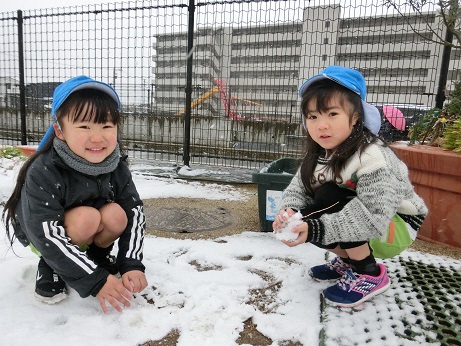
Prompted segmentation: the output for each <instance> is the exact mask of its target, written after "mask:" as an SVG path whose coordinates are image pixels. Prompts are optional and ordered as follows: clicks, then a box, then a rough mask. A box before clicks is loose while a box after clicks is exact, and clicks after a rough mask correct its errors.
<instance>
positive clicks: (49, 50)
mask: <svg viewBox="0 0 461 346" xmlns="http://www.w3.org/2000/svg"><path fill="white" fill-rule="evenodd" d="M437 3H438V2H435V4H431V2H427V5H426V7H424V8H423V11H422V13H418V11H414V9H411V8H407V7H405V6H403V7H401V8H399V10H400V11H401V13H399V12H398V11H396V10H395V8H393V7H390V6H387V5H386V4H384V3H381V2H379V1H378V2H373V3H370V2H367V1H359V0H357V1H353V0H343V1H341V2H340V3H334V2H331V3H328V1H316V0H315V1H314V0H312V1H309V0H284V1H283V0H278V1H277V0H272V1H270V0H259V1H258V0H254V1H248V0H241V1H208V2H197V3H196V2H195V1H194V0H189V1H188V0H182V1H181V0H174V1H130V2H123V3H113V4H104V5H91V6H78V7H64V8H52V9H41V10H32V11H17V12H9V13H0V144H10V145H11V144H13V145H14V144H18V143H22V144H37V143H38V142H39V141H40V139H41V136H42V135H43V133H44V131H45V130H46V128H47V127H48V126H49V123H50V116H49V114H50V106H51V100H52V93H53V90H54V88H55V87H56V86H57V85H58V84H59V83H60V82H62V81H64V80H66V79H68V78H70V77H73V76H75V75H80V74H85V75H88V76H91V77H93V78H95V79H98V80H101V81H105V82H107V83H110V84H111V85H112V86H114V88H115V89H116V90H117V91H118V92H119V94H120V96H121V100H122V103H123V108H122V112H123V116H124V125H123V129H122V131H123V138H124V145H125V148H128V149H130V153H131V155H132V156H135V157H137V158H140V159H146V160H166V161H176V162H182V163H185V164H189V163H200V164H212V165H224V166H238V167H247V168H257V167H260V166H261V165H262V164H264V163H266V162H269V161H272V160H275V159H277V158H280V157H285V156H299V155H300V153H301V150H302V148H301V146H302V142H303V137H304V135H303V129H302V126H300V115H299V114H300V112H299V109H298V108H299V103H298V99H297V93H296V91H297V88H298V86H299V85H300V84H301V83H302V81H303V80H304V79H306V78H308V77H309V76H311V75H312V74H316V73H318V72H319V71H320V70H321V69H322V68H324V67H326V66H328V65H331V64H338V65H344V66H349V67H353V68H357V69H359V70H360V71H361V72H362V73H363V74H364V75H365V77H366V79H367V81H368V91H369V95H368V98H367V99H368V101H369V102H371V103H374V104H376V105H377V106H378V107H379V108H380V109H381V108H382V106H384V105H393V106H395V107H398V108H399V109H400V110H402V111H403V113H404V115H405V117H406V118H407V122H408V123H407V124H411V121H412V120H413V119H414V117H415V116H417V114H418V113H421V112H423V111H424V110H426V109H428V108H431V107H434V106H435V105H436V104H437V103H438V104H439V105H440V102H442V103H443V100H444V97H445V93H446V91H449V90H450V89H452V87H453V83H454V82H455V81H457V80H458V79H459V72H458V69H459V63H460V54H459V52H458V51H456V50H453V51H450V50H451V48H450V47H446V46H443V45H441V44H439V43H437V42H434V41H438V40H439V38H442V39H446V38H447V33H446V30H445V28H444V26H443V24H441V23H440V16H439V13H438V12H437ZM455 43H456V42H455ZM450 53H451V54H450ZM383 119H385V117H383ZM381 134H382V135H383V136H384V137H387V139H390V140H392V139H400V138H404V137H405V134H406V132H405V131H403V132H396V131H395V130H393V129H392V127H391V126H390V125H389V123H388V122H387V121H385V120H383V130H382V133H381Z"/></svg>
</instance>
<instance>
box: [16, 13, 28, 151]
mask: <svg viewBox="0 0 461 346" xmlns="http://www.w3.org/2000/svg"><path fill="white" fill-rule="evenodd" d="M18 57H19V112H20V115H21V144H22V145H27V126H26V85H25V82H24V35H23V19H22V11H21V10H18Z"/></svg>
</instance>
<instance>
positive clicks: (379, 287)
mask: <svg viewBox="0 0 461 346" xmlns="http://www.w3.org/2000/svg"><path fill="white" fill-rule="evenodd" d="M378 266H379V269H380V274H379V276H370V275H365V274H362V275H360V274H357V273H354V272H353V271H352V270H351V269H348V270H346V272H345V273H344V276H343V277H342V278H341V279H340V280H339V282H338V283H337V284H336V285H334V286H331V287H328V288H326V289H324V290H323V296H324V297H325V300H326V301H327V302H328V303H330V304H331V305H335V306H339V307H342V308H351V307H354V306H357V305H359V304H361V303H363V302H364V301H367V300H369V299H371V298H373V297H374V296H376V295H378V294H381V293H383V292H384V291H386V290H387V289H388V288H389V286H390V285H391V281H390V280H389V276H388V275H387V269H386V267H385V266H384V265H382V264H378Z"/></svg>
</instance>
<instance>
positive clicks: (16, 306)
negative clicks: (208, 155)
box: [0, 158, 461, 346]
mask: <svg viewBox="0 0 461 346" xmlns="http://www.w3.org/2000/svg"><path fill="white" fill-rule="evenodd" d="M19 165H20V162H17V161H14V160H9V159H2V158H0V173H1V178H0V202H5V200H6V199H7V198H8V196H9V195H10V193H11V191H12V188H13V185H14V182H15V177H16V175H17V171H18V167H19ZM132 171H133V175H134V180H135V183H136V185H137V187H138V190H139V192H140V194H141V197H142V198H143V199H149V198H176V197H194V198H206V199H214V200H220V199H229V200H235V199H241V200H242V202H243V203H244V201H245V198H246V196H243V195H241V194H240V192H239V191H238V190H236V189H235V188H234V187H233V186H231V185H222V184H219V185H218V184H212V183H210V184H206V183H202V182H192V181H185V180H179V179H169V178H156V177H153V176H149V175H146V174H138V173H137V172H138V171H142V167H139V166H133V167H132ZM191 174H193V172H191ZM0 232H1V233H3V234H4V227H3V225H2V226H0ZM144 257H145V260H144V264H145V265H146V268H147V269H146V274H147V278H148V281H149V286H148V288H147V289H146V290H145V291H144V292H142V294H138V295H136V297H135V299H134V304H133V305H132V306H131V307H129V308H126V309H125V310H124V311H123V313H118V312H117V311H115V310H114V309H111V310H110V311H109V314H107V315H104V314H103V313H102V311H101V309H100V307H99V303H98V301H97V300H96V298H92V297H90V298H87V299H81V298H80V297H79V296H78V294H77V293H76V292H75V291H71V292H70V296H69V298H68V299H67V300H65V301H63V302H61V303H59V304H56V305H52V306H50V305H46V304H43V303H40V302H38V301H37V300H36V299H35V298H34V296H33V292H34V284H35V273H36V265H37V262H38V259H37V257H36V256H35V255H34V254H33V253H31V252H30V251H29V250H28V249H27V248H23V247H22V246H21V245H20V244H15V246H14V247H13V249H11V248H10V247H9V246H8V245H7V243H6V240H5V237H2V241H0V273H2V284H1V285H0V305H1V314H0V335H1V338H0V340H1V342H0V344H2V345H30V344H33V345H61V344H65V345H71V346H72V345H89V346H91V345H99V346H100V345H111V346H112V345H113V346H117V345H120V346H122V345H123V346H130V345H133V346H135V345H138V344H142V343H143V342H147V341H149V340H159V339H162V338H163V337H164V336H165V335H167V334H168V333H170V332H171V331H173V330H177V331H178V333H179V334H180V336H179V339H178V345H186V346H189V345H191V346H195V345H235V344H236V340H237V339H238V338H239V334H240V333H241V332H242V331H243V328H244V323H243V322H244V321H246V320H248V319H252V322H253V323H254V324H256V325H257V330H258V331H259V332H260V333H262V334H264V335H265V336H266V337H268V338H270V339H271V340H272V341H273V345H288V344H289V343H288V342H289V341H291V342H292V345H299V344H302V345H319V343H320V342H324V344H326V345H354V344H355V345H363V344H365V343H366V344H367V345H392V346H393V345H420V344H425V345H427V344H437V343H436V342H435V341H434V340H435V339H436V338H437V332H436V331H434V330H432V331H431V329H434V328H435V329H437V324H436V323H434V321H433V319H431V318H430V314H429V313H428V311H427V304H428V303H427V302H428V301H429V302H431V300H428V299H427V297H425V296H424V294H422V293H421V291H420V290H418V289H417V288H415V287H414V286H413V284H412V282H411V280H406V278H408V277H410V276H411V275H415V274H414V273H415V270H417V269H418V267H419V266H422V267H424V268H426V267H427V268H435V270H436V271H438V270H439V268H441V270H442V269H443V270H446V271H447V272H445V271H441V273H442V274H443V273H448V274H445V275H451V274H450V273H454V274H453V276H452V277H451V280H455V281H456V280H457V278H459V276H460V275H461V274H460V273H461V262H460V261H456V260H452V259H449V258H440V257H437V256H431V255H427V254H423V253H419V252H415V251H406V252H405V253H404V254H403V255H402V257H401V258H400V259H396V260H391V261H386V262H385V264H386V265H387V266H388V268H389V272H390V274H391V279H392V280H393V285H392V287H391V289H389V290H388V291H387V292H385V293H384V294H382V295H380V296H378V297H376V298H375V299H374V300H373V301H372V302H367V303H365V304H363V305H362V306H360V307H359V308H356V309H354V310H349V309H343V310H341V309H337V308H333V307H328V306H324V307H322V306H321V300H320V298H319V297H320V292H321V290H322V289H323V288H325V287H326V286H325V284H320V283H317V282H315V281H313V280H311V279H310V278H309V276H308V274H307V272H308V269H309V267H310V266H313V265H316V264H319V263H322V262H324V260H325V252H324V251H323V250H321V249H318V248H316V247H314V246H312V245H310V244H306V245H302V246H297V247H294V248H289V247H287V246H285V245H284V244H282V243H281V242H280V241H279V240H277V239H276V238H275V237H274V236H273V235H272V234H270V233H256V232H245V233H242V234H238V235H233V236H227V237H223V238H220V239H215V240H178V239H169V238H157V237H153V236H149V237H147V238H146V239H145V250H144ZM406 263H409V264H412V263H417V264H418V265H417V266H416V267H415V268H414V269H411V268H413V267H411V266H407V265H406ZM430 270H433V269H430ZM416 275H422V274H416ZM422 279H423V280H426V281H427V280H428V279H427V278H426V279H424V278H422ZM447 279H448V281H449V280H450V277H449V278H447ZM436 284H437V282H436V283H430V284H428V285H429V286H431V285H432V286H434V287H435V286H436ZM415 285H416V284H415ZM419 286H421V285H419ZM441 292H443V295H444V297H445V298H444V299H445V301H442V302H441V304H442V303H443V304H445V306H446V305H447V301H446V299H448V302H449V303H448V304H449V307H450V308H449V310H448V311H444V312H441V313H443V314H447V315H450V314H452V321H454V322H453V324H454V325H455V324H456V321H459V320H460V318H461V317H460V316H461V308H460V306H461V293H460V290H458V291H457V292H452V291H450V290H446V289H444V288H443V287H442V288H441ZM431 299H432V301H436V302H435V303H431V304H432V305H431V306H433V307H434V308H435V305H437V304H436V303H437V297H435V298H434V297H432V298H431ZM425 308H426V309H425ZM453 316H454V317H453ZM456 316H457V317H456ZM453 319H454V320H453ZM448 323H450V322H448ZM434 326H435V327H434ZM453 328H454V333H455V334H456V333H458V335H457V336H456V335H455V337H457V338H458V340H459V335H460V333H461V331H460V330H459V327H453ZM456 328H458V329H456Z"/></svg>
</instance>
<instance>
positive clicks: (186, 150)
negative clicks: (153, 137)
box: [183, 0, 195, 166]
mask: <svg viewBox="0 0 461 346" xmlns="http://www.w3.org/2000/svg"><path fill="white" fill-rule="evenodd" d="M188 12H189V19H188V28H187V67H186V112H185V114H184V144H183V162H184V165H185V166H189V163H190V130H191V129H190V123H191V102H192V56H193V52H194V51H193V48H194V22H195V16H194V14H195V0H189V6H188Z"/></svg>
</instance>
